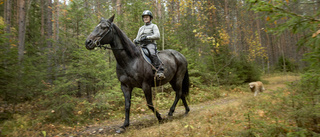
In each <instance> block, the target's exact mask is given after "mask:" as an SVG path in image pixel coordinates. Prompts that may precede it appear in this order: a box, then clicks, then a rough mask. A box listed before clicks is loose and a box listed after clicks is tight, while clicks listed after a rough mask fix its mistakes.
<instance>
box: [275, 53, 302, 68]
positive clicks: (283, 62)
mask: <svg viewBox="0 0 320 137" xmlns="http://www.w3.org/2000/svg"><path fill="white" fill-rule="evenodd" d="M297 69H298V65H297V64H296V63H295V62H294V61H291V60H289V59H288V58H284V57H283V56H280V58H279V59H278V62H277V65H276V70H278V71H284V72H296V71H297Z"/></svg>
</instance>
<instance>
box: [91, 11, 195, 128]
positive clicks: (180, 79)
mask: <svg viewBox="0 0 320 137" xmlns="http://www.w3.org/2000/svg"><path fill="white" fill-rule="evenodd" d="M113 19H114V15H113V16H112V17H110V18H109V19H108V20H106V19H104V18H101V21H100V23H99V24H98V25H97V26H96V27H95V29H94V30H93V32H91V34H90V35H89V36H88V38H87V39H86V42H85V44H86V48H87V49H88V50H92V49H94V48H95V47H99V46H100V47H101V45H104V44H110V46H111V48H109V49H111V50H112V52H113V54H114V56H115V58H116V60H117V67H116V71H117V76H118V79H119V81H120V82H121V90H122V92H123V95H124V98H125V121H124V124H123V125H122V126H121V127H120V128H119V129H118V130H117V131H116V132H117V133H121V132H123V131H124V129H125V128H126V127H128V126H129V115H130V104H131V95H132V89H133V88H134V87H138V88H142V90H143V92H144V94H145V97H146V100H147V105H148V107H149V108H150V109H151V110H152V111H153V112H154V113H155V115H156V117H157V118H158V120H159V122H161V121H162V118H161V116H160V114H159V112H158V111H157V110H155V108H154V106H153V103H152V91H151V87H154V86H160V84H161V85H162V84H165V83H167V82H170V84H171V86H172V88H173V90H174V91H175V92H176V97H175V100H174V103H173V105H172V107H171V108H170V111H169V113H168V115H169V116H172V114H173V112H174V110H175V107H176V105H177V103H178V101H179V99H181V100H182V102H183V105H184V107H185V109H186V112H185V113H186V114H187V113H188V112H189V111H190V109H189V107H188V104H187V101H186V97H187V96H188V94H189V75H188V69H187V66H188V64H187V60H186V58H185V57H184V56H183V55H182V54H181V53H179V52H177V51H175V50H172V49H168V50H163V51H160V52H159V54H158V55H159V57H160V59H161V60H162V62H163V63H164V67H165V71H164V74H165V77H166V78H165V79H163V80H162V81H159V80H156V81H154V80H155V79H154V72H153V70H152V67H151V65H150V64H149V63H147V61H145V60H144V58H143V56H142V52H141V50H140V48H139V47H137V46H135V45H134V44H133V43H132V42H131V40H130V39H129V38H128V37H127V36H126V34H125V33H124V32H122V31H121V30H120V29H119V28H118V27H117V26H116V25H115V24H113ZM155 83H156V84H155Z"/></svg>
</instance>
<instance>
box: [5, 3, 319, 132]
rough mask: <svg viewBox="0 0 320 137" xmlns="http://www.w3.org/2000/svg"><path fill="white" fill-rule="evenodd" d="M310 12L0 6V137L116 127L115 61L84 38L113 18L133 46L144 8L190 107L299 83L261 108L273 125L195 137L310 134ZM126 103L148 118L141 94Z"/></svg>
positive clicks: (313, 106) (292, 7) (315, 36)
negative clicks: (185, 86)
mask: <svg viewBox="0 0 320 137" xmlns="http://www.w3.org/2000/svg"><path fill="white" fill-rule="evenodd" d="M319 9H320V0H0V136H44V137H45V136H60V135H65V134H69V133H70V134H69V135H71V133H74V132H72V131H75V127H79V128H80V127H84V126H87V125H92V124H95V123H99V122H102V121H108V120H114V119H120V120H123V118H124V109H125V108H124V97H123V93H122V91H121V88H120V82H119V80H118V79H117V74H116V69H115V68H116V64H117V62H116V60H115V57H114V55H113V53H112V51H111V50H108V49H103V48H95V49H94V50H87V49H86V47H85V40H86V38H87V37H88V35H89V34H90V33H91V32H92V31H93V30H94V28H95V27H96V26H97V25H98V24H99V21H100V19H101V18H106V19H108V18H109V17H111V16H112V15H115V18H114V24H116V25H117V26H118V27H119V28H120V29H121V30H122V31H123V32H124V33H125V34H126V35H127V36H128V38H129V39H130V40H133V39H134V38H135V37H136V36H137V32H138V30H139V28H140V27H141V26H142V25H143V24H144V23H143V20H142V18H141V14H142V12H143V11H144V10H150V11H151V12H152V14H153V16H154V18H153V20H152V23H154V24H157V26H158V27H159V31H160V35H161V36H160V39H159V40H157V45H158V49H159V50H163V49H174V50H177V51H179V52H180V53H182V54H183V55H184V56H185V57H186V58H187V61H188V69H189V76H190V85H191V86H190V100H189V103H190V104H199V103H203V102H206V101H210V100H216V99H219V98H223V97H224V95H226V94H232V93H234V92H237V91H238V90H239V92H237V93H235V94H240V91H241V92H247V93H246V94H250V95H251V93H250V91H249V88H248V83H249V82H253V81H262V82H264V83H265V84H268V83H272V81H267V80H264V78H265V77H266V76H271V75H272V76H283V75H295V76H299V79H298V80H295V81H292V82H287V83H286V85H287V90H286V91H285V92H284V91H283V93H284V94H285V93H287V92H288V95H283V94H281V95H280V93H279V95H278V94H277V95H278V96H279V97H278V98H277V101H276V103H280V104H281V105H279V106H278V107H279V108H277V109H278V110H283V111H281V112H280V111H279V112H275V110H273V111H272V110H270V111H268V112H269V113H268V114H270V115H272V116H273V117H272V118H273V119H276V121H278V122H275V123H272V124H268V122H262V120H261V121H258V120H256V121H252V125H255V126H251V127H250V126H249V129H248V128H246V129H245V131H239V132H237V133H229V132H223V134H219V135H218V134H214V133H209V132H208V133H203V134H201V135H209V136H225V135H227V136H282V135H284V136H319V134H320V10H319ZM106 46H108V45H106ZM275 90H276V89H275ZM278 90H279V89H278ZM222 91H223V92H222ZM224 91H226V93H225V92H224ZM228 91H229V92H230V93H229V92H228ZM280 91H281V93H282V90H280ZM280 91H279V92H280ZM153 92H154V102H156V104H157V108H158V109H166V110H168V109H169V108H170V106H171V104H172V102H173V101H174V96H173V95H174V92H173V91H172V89H171V87H170V86H169V85H164V86H162V87H158V88H155V89H154V91H153ZM274 96H276V95H274ZM159 98H160V99H161V101H160V100H159ZM273 98H276V97H273ZM132 102H133V104H132V106H131V109H132V110H131V113H132V115H133V116H135V115H139V114H152V111H150V110H149V109H148V108H147V106H146V103H145V102H146V101H145V97H144V94H143V91H142V90H141V89H138V88H137V89H134V91H133V97H132ZM261 102H262V101H261ZM252 104H253V103H252ZM262 104H263V105H264V106H263V107H266V108H268V107H269V106H271V105H273V104H272V103H270V102H269V103H268V100H265V102H263V103H262ZM179 106H181V104H180V103H179ZM261 107H262V106H261ZM230 111H231V110H230ZM191 112H192V110H191ZM249 112H252V111H251V110H250V111H248V113H245V114H244V115H245V116H248V118H249V117H250V115H249V114H251V113H249ZM264 112H266V111H264ZM166 113H167V112H166ZM280 113H281V114H280ZM282 113H283V114H282ZM251 115H253V114H251ZM279 115H282V116H279ZM187 117H188V116H187ZM252 117H254V116H252ZM248 118H247V119H246V120H245V121H246V122H247V123H248ZM257 121H258V122H257ZM279 121H280V123H279ZM281 121H286V122H283V123H281ZM288 121H289V122H288ZM254 122H256V123H254ZM240 123H241V122H240ZM249 123H250V119H249ZM249 125H250V124H249ZM119 126H120V125H119ZM259 126H261V127H264V128H265V129H268V130H267V131H261V130H259V128H258V127H259ZM184 128H185V129H186V131H187V132H188V134H189V133H190V134H191V133H192V132H191V130H196V129H195V127H192V126H190V124H186V125H184ZM270 129H272V130H270ZM63 132H68V133H65V134H63ZM271 132H272V133H271ZM131 135H132V134H131ZM157 135H158V134H157ZM175 135H178V136H179V134H175ZM191 135H192V136H197V135H196V134H191ZM80 136H81V135H80ZM159 136H161V135H159ZM164 136H172V134H166V135H164ZM181 136H184V134H183V133H181Z"/></svg>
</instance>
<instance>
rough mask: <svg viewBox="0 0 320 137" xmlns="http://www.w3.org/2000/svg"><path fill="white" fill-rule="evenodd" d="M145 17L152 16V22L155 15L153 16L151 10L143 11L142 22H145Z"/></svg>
mask: <svg viewBox="0 0 320 137" xmlns="http://www.w3.org/2000/svg"><path fill="white" fill-rule="evenodd" d="M143 16H150V18H151V20H152V19H153V15H152V12H151V11H150V10H145V11H143V13H142V15H141V17H142V20H143Z"/></svg>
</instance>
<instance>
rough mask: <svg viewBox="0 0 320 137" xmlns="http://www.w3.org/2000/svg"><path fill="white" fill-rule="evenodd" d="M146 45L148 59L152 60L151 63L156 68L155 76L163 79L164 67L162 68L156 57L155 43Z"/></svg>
mask: <svg viewBox="0 0 320 137" xmlns="http://www.w3.org/2000/svg"><path fill="white" fill-rule="evenodd" d="M146 47H147V48H148V50H149V51H150V59H151V61H152V65H153V66H154V67H156V69H157V77H158V78H159V79H160V80H161V79H164V78H165V76H164V74H163V71H164V69H163V65H161V61H160V59H159V58H158V55H157V47H156V45H154V44H148V45H146Z"/></svg>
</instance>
